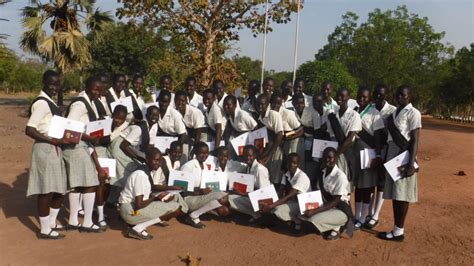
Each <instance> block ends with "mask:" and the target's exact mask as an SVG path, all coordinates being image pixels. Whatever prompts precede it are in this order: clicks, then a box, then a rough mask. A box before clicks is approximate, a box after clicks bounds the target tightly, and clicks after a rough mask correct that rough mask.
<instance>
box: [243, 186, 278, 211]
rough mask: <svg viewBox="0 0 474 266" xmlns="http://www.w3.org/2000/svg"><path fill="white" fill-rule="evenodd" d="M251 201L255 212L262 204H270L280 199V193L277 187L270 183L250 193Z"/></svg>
mask: <svg viewBox="0 0 474 266" xmlns="http://www.w3.org/2000/svg"><path fill="white" fill-rule="evenodd" d="M249 199H250V203H252V208H253V210H254V211H255V212H257V211H259V210H260V206H261V205H269V204H272V203H274V202H276V201H278V195H277V193H276V190H275V187H274V186H273V185H269V186H266V187H263V188H261V189H258V190H255V191H252V192H250V193H249Z"/></svg>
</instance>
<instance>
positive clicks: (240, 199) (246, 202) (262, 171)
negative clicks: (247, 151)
mask: <svg viewBox="0 0 474 266" xmlns="http://www.w3.org/2000/svg"><path fill="white" fill-rule="evenodd" d="M245 173H246V174H249V175H253V176H254V189H255V190H257V189H260V188H263V187H266V186H269V185H271V183H270V175H269V173H268V169H267V168H266V167H265V166H264V165H263V164H261V163H259V162H258V161H257V159H255V160H254V161H253V163H252V166H251V167H248V166H247V169H246V171H245ZM229 203H230V208H231V209H233V210H235V211H238V212H240V213H244V214H247V215H250V216H252V217H253V218H255V219H256V218H258V217H259V216H260V214H258V213H256V212H254V210H253V207H252V203H251V202H250V199H249V197H248V196H242V195H237V194H230V195H229Z"/></svg>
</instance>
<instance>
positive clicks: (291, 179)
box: [260, 153, 311, 233]
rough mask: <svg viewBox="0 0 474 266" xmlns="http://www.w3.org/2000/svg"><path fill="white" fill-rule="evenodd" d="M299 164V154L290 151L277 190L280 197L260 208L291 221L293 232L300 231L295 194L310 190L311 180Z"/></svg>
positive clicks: (264, 211)
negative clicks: (285, 170)
mask: <svg viewBox="0 0 474 266" xmlns="http://www.w3.org/2000/svg"><path fill="white" fill-rule="evenodd" d="M299 166H300V156H299V155H298V154H297V153H290V154H289V155H288V157H287V167H288V172H286V174H285V175H284V176H283V178H282V180H281V186H280V188H279V190H278V196H279V198H280V199H279V200H278V201H277V202H274V203H273V204H270V205H266V206H262V207H261V209H260V211H261V212H263V213H268V212H273V214H275V216H276V217H278V218H279V219H281V220H283V221H285V222H287V223H289V222H291V221H293V223H294V227H293V228H292V229H293V230H294V232H295V233H296V232H300V231H301V220H300V219H298V215H299V206H298V199H297V198H296V195H298V194H300V193H305V192H310V191H311V181H310V180H309V177H308V176H307V175H306V174H305V173H304V172H303V171H302V170H301V169H300V168H299Z"/></svg>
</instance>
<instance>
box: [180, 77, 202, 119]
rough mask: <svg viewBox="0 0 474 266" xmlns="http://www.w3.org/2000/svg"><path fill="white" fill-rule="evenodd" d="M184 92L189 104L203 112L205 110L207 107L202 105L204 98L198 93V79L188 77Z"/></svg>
mask: <svg viewBox="0 0 474 266" xmlns="http://www.w3.org/2000/svg"><path fill="white" fill-rule="evenodd" d="M184 91H185V92H186V96H187V103H188V104H189V105H190V106H192V107H194V108H197V109H199V110H201V111H204V110H205V106H204V105H203V103H202V96H201V95H199V93H197V92H196V78H195V77H193V76H188V77H187V78H186V80H185V81H184Z"/></svg>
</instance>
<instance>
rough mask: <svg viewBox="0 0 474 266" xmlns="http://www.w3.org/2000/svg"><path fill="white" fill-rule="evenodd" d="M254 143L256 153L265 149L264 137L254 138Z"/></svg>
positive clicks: (260, 152)
mask: <svg viewBox="0 0 474 266" xmlns="http://www.w3.org/2000/svg"><path fill="white" fill-rule="evenodd" d="M254 145H255V147H256V148H257V150H258V154H262V153H263V150H264V149H265V139H264V138H260V139H255V140H254Z"/></svg>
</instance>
